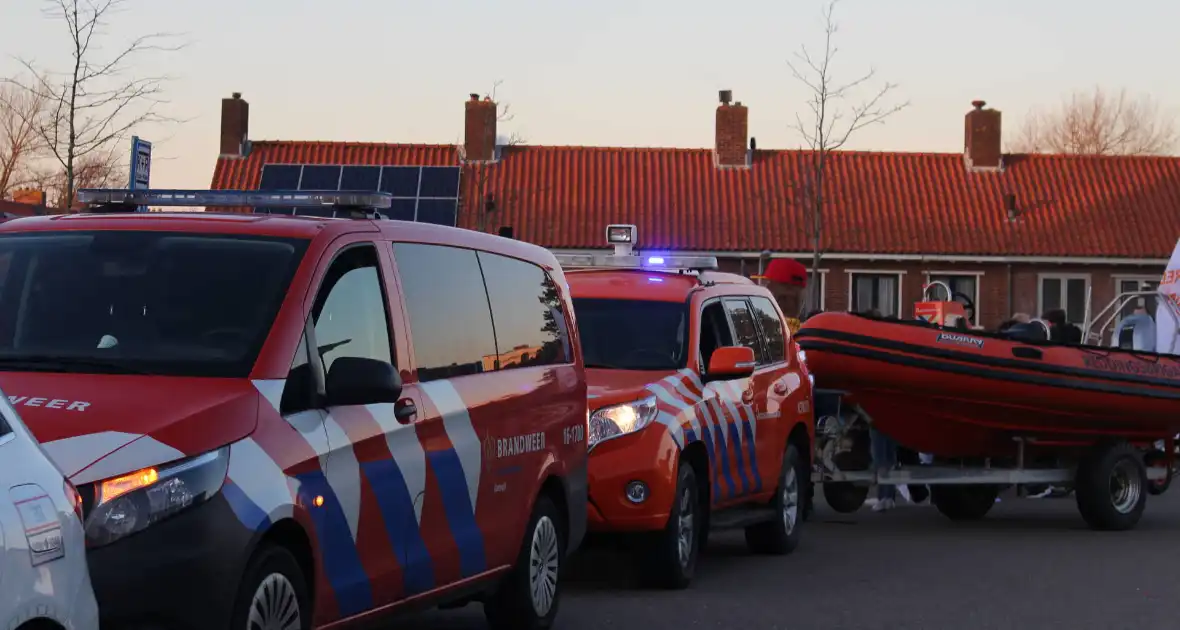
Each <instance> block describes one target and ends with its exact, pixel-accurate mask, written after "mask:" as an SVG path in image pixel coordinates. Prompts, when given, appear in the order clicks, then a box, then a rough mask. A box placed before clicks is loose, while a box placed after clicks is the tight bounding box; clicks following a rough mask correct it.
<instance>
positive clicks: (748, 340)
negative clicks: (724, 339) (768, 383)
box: [725, 298, 766, 363]
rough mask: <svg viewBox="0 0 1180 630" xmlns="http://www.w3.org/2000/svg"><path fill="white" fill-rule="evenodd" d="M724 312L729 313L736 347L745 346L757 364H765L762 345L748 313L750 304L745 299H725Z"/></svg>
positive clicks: (752, 319) (752, 318) (751, 316)
mask: <svg viewBox="0 0 1180 630" xmlns="http://www.w3.org/2000/svg"><path fill="white" fill-rule="evenodd" d="M725 311H726V312H727V313H729V320H730V321H731V322H733V332H734V336H735V337H737V339H736V341H737V343H738V345H741V346H746V347H747V348H749V349H751V350H753V351H754V358H755V359H756V360H757V361H758V363H765V362H766V359H765V355H764V354H763V352H762V343H761V342H760V341H759V339H758V327H757V325H756V324H754V316H753V315H752V314H751V313H750V303H749V302H748V301H746V299H745V298H727V299H725Z"/></svg>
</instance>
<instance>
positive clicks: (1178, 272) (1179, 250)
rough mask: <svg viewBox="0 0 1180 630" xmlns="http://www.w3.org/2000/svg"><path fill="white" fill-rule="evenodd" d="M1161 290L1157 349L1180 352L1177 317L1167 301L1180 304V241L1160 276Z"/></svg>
mask: <svg viewBox="0 0 1180 630" xmlns="http://www.w3.org/2000/svg"><path fill="white" fill-rule="evenodd" d="M1159 292H1160V293H1162V294H1163V295H1162V296H1161V297H1160V299H1159V300H1157V302H1159V303H1158V304H1157V305H1156V307H1155V351H1156V352H1160V353H1163V354H1180V336H1177V335H1176V325H1177V322H1176V318H1175V317H1173V316H1172V309H1171V307H1169V305H1168V304H1167V303H1166V301H1168V300H1170V301H1171V302H1173V303H1174V304H1180V241H1177V242H1176V249H1174V250H1172V258H1171V259H1170V260H1168V267H1167V269H1165V270H1164V275H1163V277H1162V278H1160V287H1159Z"/></svg>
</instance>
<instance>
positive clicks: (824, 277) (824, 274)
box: [805, 267, 828, 311]
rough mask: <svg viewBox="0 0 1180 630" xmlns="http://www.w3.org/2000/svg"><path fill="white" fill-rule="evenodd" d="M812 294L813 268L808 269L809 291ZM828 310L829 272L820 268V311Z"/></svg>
mask: <svg viewBox="0 0 1180 630" xmlns="http://www.w3.org/2000/svg"><path fill="white" fill-rule="evenodd" d="M805 290H806V291H807V292H808V293H810V292H811V267H808V268H807V289H805ZM827 308H828V270H827V269H824V268H823V267H820V269H819V310H821V311H825V310H827Z"/></svg>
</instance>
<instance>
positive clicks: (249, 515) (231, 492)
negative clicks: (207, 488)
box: [221, 481, 270, 532]
mask: <svg viewBox="0 0 1180 630" xmlns="http://www.w3.org/2000/svg"><path fill="white" fill-rule="evenodd" d="M221 493H222V494H223V495H224V496H225V500H226V501H227V502H228V503H229V507H230V509H232V510H233V511H234V514H235V515H237V517H238V520H239V521H241V522H242V525H245V526H246V529H249V530H250V531H252V532H257V531H261V530H264V529H266V528H268V527H270V517H269V516H268V515H267V514H266V512H263V511H262V508H260V507H258V504H257V503H255V502H254V501H252V500H250V497H248V496H246V493H245V492H242V488H241V487H240V486H238V484H236V483H233V481H229V482H227V483H226V484H225V485H224V486H222V488H221Z"/></svg>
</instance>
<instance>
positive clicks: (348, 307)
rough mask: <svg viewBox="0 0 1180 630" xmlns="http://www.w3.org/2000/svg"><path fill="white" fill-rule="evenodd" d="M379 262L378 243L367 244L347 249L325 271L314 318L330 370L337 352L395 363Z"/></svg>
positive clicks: (316, 300) (315, 305)
mask: <svg viewBox="0 0 1180 630" xmlns="http://www.w3.org/2000/svg"><path fill="white" fill-rule="evenodd" d="M377 267H378V264H377V250H376V248H374V247H373V246H371V245H363V246H359V247H352V248H349V249H346V250H344V251H343V252H342V253H341V254H340V255H339V256H338V257H337V258H336V260H334V261H332V265H331V266H330V267H328V273H327V274H325V275H324V280H323V282H322V283H321V284H320V290H319V293H317V294H316V298H315V303H314V305H313V306H312V310H311V321H312V323H313V324H314V325H315V341H316V345H317V346H318V347H319V354H320V357H321V359H322V360H323V364H324V374H325V375H326V374H327V373H328V371H329V370H331V369H332V362H333V361H335V360H336V359H337V357H359V358H364V359H376V360H378V361H384V362H386V363H392V360H391V359H390V355H391V354H392V353H391V352H390V347H389V317H388V315H387V313H386V308H385V292H384V291H382V290H381V274H380V273H379V272H378V269H377Z"/></svg>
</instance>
